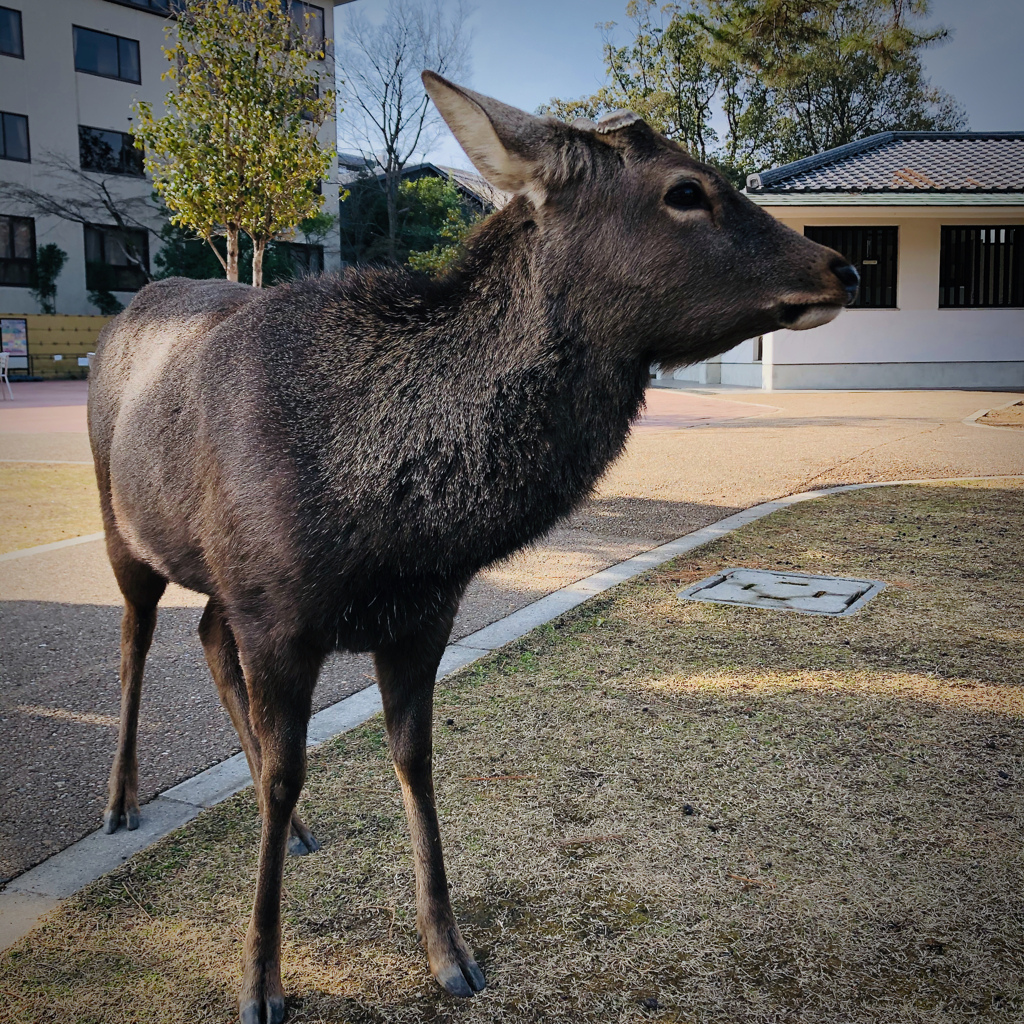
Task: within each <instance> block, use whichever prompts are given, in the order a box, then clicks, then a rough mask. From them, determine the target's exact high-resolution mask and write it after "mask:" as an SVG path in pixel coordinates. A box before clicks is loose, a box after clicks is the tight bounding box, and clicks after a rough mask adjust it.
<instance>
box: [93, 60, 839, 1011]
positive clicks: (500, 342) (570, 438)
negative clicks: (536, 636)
mask: <svg viewBox="0 0 1024 1024" xmlns="http://www.w3.org/2000/svg"><path fill="white" fill-rule="evenodd" d="M428 87H429V88H430V89H431V93H432V95H433V96H434V98H435V100H436V101H437V102H438V105H439V106H440V108H441V110H442V113H444V115H445V116H446V118H448V119H449V122H450V123H452V124H453V126H454V127H455V130H456V132H457V133H458V134H459V136H460V140H461V141H463V143H464V145H466V147H467V150H468V151H469V152H470V155H471V156H473V157H474V159H475V160H477V162H478V163H479V164H480V165H482V166H485V167H486V168H487V169H488V170H489V173H490V174H491V175H492V177H493V178H494V179H495V181H496V184H499V185H502V186H504V187H516V188H518V190H519V192H520V194H519V195H518V197H517V198H515V199H514V200H513V201H512V202H511V203H510V204H509V205H508V206H507V207H506V208H505V209H504V210H502V211H501V212H500V213H498V214H496V215H494V216H493V217H492V218H490V219H489V220H488V221H487V222H486V223H485V224H484V225H483V226H482V227H481V228H480V230H479V231H478V232H477V233H476V235H475V236H474V237H473V238H472V239H471V241H470V243H469V246H468V253H467V256H466V258H465V260H464V262H463V264H462V266H461V267H460V268H458V269H457V270H456V271H454V272H453V273H451V274H450V275H448V276H447V277H445V278H444V279H441V280H431V279H429V278H427V277H423V276H420V275H412V274H408V273H406V272H404V271H398V270H391V271H360V272H354V271H349V272H347V273H346V274H345V275H343V276H341V277H325V278H320V279H316V280H311V281H306V282H301V283H297V284H294V285H288V286H282V287H280V288H276V289H272V290H266V291H256V290H253V289H250V288H247V287H245V286H242V285H234V284H228V283H225V282H192V281H183V280H175V279H171V280H167V281H162V282H159V283H157V284H153V285H150V286H148V287H147V288H145V289H143V291H141V292H140V293H139V294H138V296H137V297H136V298H135V300H134V301H133V302H132V304H131V306H130V307H129V308H128V309H127V310H126V311H125V312H123V313H122V314H120V316H118V317H117V318H116V319H115V320H114V321H113V322H112V323H111V324H110V325H109V326H108V327H107V328H106V329H105V330H104V332H103V334H102V336H101V339H100V342H99V344H98V346H97V357H96V361H95V364H94V368H93V372H92V382H91V386H90V396H89V427H90V435H91V439H92V445H93V451H94V454H95V462H96V473H97V479H98V482H99V488H100V494H101V502H102V510H103V518H104V524H105V528H106V536H107V546H108V551H109V554H110V560H111V564H112V565H113V568H114V573H115V575H116V577H117V580H118V583H119V585H120V587H121V589H122V591H123V593H124V596H125V609H126V610H125V620H124V630H123V640H122V655H123V656H122V692H123V704H122V730H121V735H120V738H119V747H118V754H117V758H116V760H115V763H114V768H113V771H112V774H111V784H110V803H109V805H108V808H107V812H106V816H105V823H106V827H107V828H108V829H110V830H112V829H114V828H117V827H118V824H119V822H120V821H121V819H122V818H124V819H126V821H127V824H128V827H129V828H131V827H133V826H134V825H135V824H137V822H138V804H137V796H136V790H137V781H136V775H137V768H136V761H135V729H136V723H137V716H138V704H139V691H140V687H141V681H142V666H143V661H144V659H145V655H146V651H147V649H148V646H149V642H150V639H151V637H152V631H153V624H154V622H155V615H156V605H157V602H158V601H159V599H160V596H161V594H162V593H163V589H164V586H165V584H166V582H167V581H168V580H173V581H175V582H177V583H179V584H181V585H183V586H186V587H189V588H191V589H193V590H197V591H199V592H201V593H205V594H208V595H209V596H210V602H209V605H208V606H207V609H206V612H205V613H204V615H203V619H202V623H201V626H200V635H201V638H202V642H203V647H204V650H205V652H206V657H207V661H208V662H209V665H210V669H211V672H212V674H213V677H214V679H215V681H216V684H217V687H218V690H219V692H220V695H221V699H222V701H223V703H224V705H225V707H226V708H227V710H228V712H229V714H230V715H231V718H232V721H233V722H234V724H235V727H236V729H237V730H238V733H239V737H240V740H241V743H242V747H243V749H244V750H245V753H246V756H247V758H248V760H249V764H250V767H251V769H252V774H253V780H254V782H255V784H256V792H257V799H258V801H259V806H260V810H261V813H262V818H263V826H262V830H263V831H262V840H261V845H260V860H259V869H258V875H257V882H256V894H255V902H254V907H253V915H252V919H251V922H250V925H249V931H248V934H247V937H246V944H245V958H244V975H243V982H242V990H241V996H240V1012H241V1016H242V1019H243V1021H247V1022H254V1021H260V1020H269V1021H275V1022H276V1021H279V1020H280V1019H282V1017H283V1014H284V995H283V990H282V988H281V980H280V886H281V873H282V869H283V863H284V856H285V850H286V844H287V841H288V835H289V831H291V832H292V833H294V837H295V838H294V839H293V844H295V843H297V844H299V845H300V846H301V847H302V848H304V849H310V850H311V849H315V848H316V843H315V840H313V838H312V836H311V835H310V834H309V831H308V829H306V828H305V826H304V825H303V824H302V822H301V821H300V820H299V819H298V818H297V817H296V816H295V813H294V812H295V805H296V801H297V800H298V796H299V792H300V790H301V789H302V784H303V780H304V778H305V739H306V724H307V721H308V718H309V714H310V706H311V700H312V693H313V687H314V685H315V683H316V678H317V674H318V672H319V669H320V666H321V663H322V661H323V659H324V657H325V656H326V655H327V654H328V652H330V651H332V650H335V649H337V648H346V649H349V650H369V651H373V652H374V655H375V658H376V663H377V668H378V675H379V681H380V688H381V693H382V696H383V701H384V714H385V721H386V724H387V729H388V734H389V738H390V745H391V752H392V756H393V758H394V763H395V770H396V772H397V773H398V777H399V779H400V781H401V784H402V793H403V799H404V801H405V807H406V811H407V814H408V819H409V825H410V830H411V832H412V837H413V847H414V851H415V864H416V880H417V920H418V922H419V927H420V931H421V934H422V936H423V940H424V944H425V946H426V950H427V954H428V957H429V960H430V966H431V970H432V971H433V972H434V975H435V976H436V977H437V979H438V981H439V982H440V983H441V984H442V985H443V986H444V987H445V988H446V989H447V990H448V991H449V992H452V993H454V994H457V995H470V994H472V992H473V991H475V990H479V989H480V988H482V987H483V985H484V978H483V975H482V973H481V972H480V969H479V968H478V967H477V965H476V964H475V962H474V960H473V956H472V953H471V952H470V950H469V947H468V946H467V945H466V943H465V941H464V940H463V938H462V936H461V934H460V933H459V929H458V926H457V924H456V922H455V918H454V915H453V913H452V909H451V906H450V903H449V899H448V888H447V883H446V881H445V871H444V862H443V858H442V855H441V841H440V833H439V829H438V822H437V814H436V811H435V807H434V794H433V783H432V778H431V702H432V693H433V686H434V677H435V674H436V671H437V666H438V663H439V661H440V658H441V655H442V652H443V651H444V647H445V644H446V642H447V638H448V635H449V632H450V629H451V625H452V621H453V619H454V616H455V612H456V610H457V608H458V603H459V599H460V597H461V594H462V592H463V590H464V588H465V586H466V584H467V583H468V582H469V580H470V579H471V577H472V576H473V574H474V573H476V572H477V571H479V569H480V568H481V567H483V566H485V565H487V564H488V563H490V562H493V561H494V560H496V559H499V558H502V557H504V556H506V555H508V554H509V553H511V552H512V551H514V550H516V549H517V548H519V547H521V546H522V545H524V544H527V543H529V542H530V541H531V540H533V539H534V538H536V537H538V536H539V535H541V534H542V533H544V532H545V531H546V530H547V529H549V528H550V527H551V525H552V524H553V523H554V522H556V521H557V520H558V519H559V517H561V516H564V515H565V514H566V513H567V512H569V511H570V510H571V509H572V508H573V507H575V506H576V505H578V504H579V503H580V502H581V501H582V500H583V499H584V498H585V497H586V495H587V494H588V492H589V491H590V489H591V488H592V487H593V485H594V483H595V482H596V481H597V479H598V478H599V477H600V475H601V474H602V473H603V472H604V470H605V468H606V467H607V466H608V464H609V463H610V462H611V461H612V460H613V459H614V458H615V457H616V455H618V453H619V452H620V451H621V449H622V446H623V444H624V442H625V439H626V437H627V434H628V431H629V426H630V423H631V422H632V421H633V420H634V419H635V418H636V417H637V415H638V414H639V412H640V410H641V408H642V405H643V394H644V388H645V386H646V383H647V369H648V366H649V364H650V362H651V361H653V360H657V361H659V362H660V363H662V365H678V364H682V363H686V362H693V361H696V360H699V359H703V358H705V357H707V356H709V355H712V354H715V353H717V352H722V351H724V350H725V349H728V348H730V347H732V346H733V345H734V344H736V343H737V342H738V341H740V340H741V339H743V338H746V337H750V336H752V335H756V334H758V333H761V332H763V331H769V330H773V329H775V328H777V327H780V326H783V325H785V324H793V323H797V324H799V322H800V320H801V318H805V317H807V316H809V315H810V316H812V318H813V317H818V316H819V315H834V313H835V312H836V311H837V310H838V308H839V307H840V306H841V305H842V304H843V303H844V302H845V301H847V299H848V297H849V292H850V288H851V280H855V274H853V271H852V269H851V268H849V267H847V266H846V265H845V263H844V262H843V261H842V258H841V257H839V256H838V254H836V253H834V252H832V251H830V250H827V249H824V248H822V247H821V246H818V245H815V244H813V243H811V242H809V241H807V240H806V239H804V238H802V237H801V236H799V235H797V234H795V233H794V232H792V231H790V230H788V229H787V228H784V227H783V226H781V225H780V224H778V223H777V222H776V221H774V220H773V219H772V218H771V217H769V216H767V215H766V214H765V213H763V212H762V211H761V210H758V209H757V208H756V207H754V206H753V205H752V204H751V203H749V202H748V201H747V200H746V199H745V198H744V197H742V196H740V195H738V194H737V193H736V192H735V191H734V190H733V189H731V188H730V187H729V186H728V185H727V184H726V183H725V182H724V181H723V180H722V179H721V178H720V177H719V176H718V175H717V174H716V173H715V172H714V171H712V170H711V169H709V168H707V167H704V166H702V165H700V164H697V163H696V162H695V161H693V160H692V159H691V158H690V157H689V156H687V154H686V153H685V152H683V151H682V150H681V149H680V148H679V147H678V146H676V145H675V144H674V143H671V142H669V141H668V140H666V139H663V138H662V137H660V136H658V135H656V134H655V133H654V132H652V131H651V130H650V129H649V128H648V127H647V126H646V125H645V124H644V123H643V122H641V121H638V122H635V123H632V124H628V125H626V126H624V127H622V128H621V129H619V130H617V131H612V132H608V133H605V134H601V133H599V132H595V131H587V130H581V129H578V128H573V127H569V126H566V125H561V124H558V123H554V122H552V121H550V120H546V119H537V118H533V117H531V116H530V115H528V114H524V113H522V112H521V111H515V110H514V109H513V108H509V107H506V106H504V105H503V104H499V103H497V101H494V100H490V99H488V98H487V97H481V96H478V95H477V94H475V93H471V92H469V91H468V90H461V89H459V88H458V87H457V86H453V85H451V83H447V82H444V80H442V79H439V78H437V77H436V76H434V77H432V78H429V79H428ZM680 181H689V182H695V183H697V186H698V189H699V195H700V197H701V199H700V205H699V206H697V207H694V208H693V209H684V210H680V209H677V208H676V207H675V206H672V205H670V204H669V198H670V197H671V195H673V193H672V192H671V190H672V189H673V188H674V187H676V186H677V185H678V183H679V182H680ZM851 275H852V277H851ZM822 311H824V313H822Z"/></svg>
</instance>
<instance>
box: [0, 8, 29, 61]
mask: <svg viewBox="0 0 1024 1024" xmlns="http://www.w3.org/2000/svg"><path fill="white" fill-rule="evenodd" d="M0 53H3V54H5V55H6V56H8V57H24V56H25V44H24V41H23V40H22V36H21V11H12V10H11V8H10V7H0Z"/></svg>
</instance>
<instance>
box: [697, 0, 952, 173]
mask: <svg viewBox="0 0 1024 1024" xmlns="http://www.w3.org/2000/svg"><path fill="white" fill-rule="evenodd" d="M928 12H929V3H928V2H927V0H818V2H817V3H813V4H812V3H808V2H800V3H793V4H791V5H790V6H789V7H786V5H784V4H783V3H782V0H757V2H756V3H755V2H752V0H710V2H708V3H707V4H706V6H705V8H704V12H703V16H702V18H701V19H700V20H701V22H702V24H703V25H704V26H705V27H706V28H707V29H708V31H709V34H710V35H711V36H712V38H713V39H714V42H715V48H716V50H717V54H718V58H717V59H718V62H719V63H720V64H721V65H722V66H730V67H731V68H732V69H733V76H732V77H731V78H728V79H727V80H726V82H725V91H726V102H725V104H724V106H725V108H726V113H727V116H730V115H731V118H730V136H731V139H730V144H729V145H727V147H726V150H727V152H726V153H725V154H724V155H725V157H726V161H725V162H727V163H733V164H747V165H748V166H749V165H750V164H752V163H754V162H757V163H759V164H761V165H763V164H765V163H769V164H770V163H775V164H778V163H785V162H788V161H790V160H796V159H799V158H800V157H803V156H809V155H811V154H813V153H819V152H821V151H823V150H826V149H831V148H833V147H835V146H842V145H845V144H846V143H848V142H854V141H856V140H857V139H862V138H865V137H866V136H868V135H873V134H875V133H877V132H882V131H901V130H902V131H928V130H938V131H953V130H958V129H962V128H964V127H965V126H966V118H965V116H964V113H963V110H962V109H961V108H960V107H958V106H957V104H956V102H955V101H954V100H953V99H952V97H950V96H949V95H947V94H946V93H944V92H942V91H941V90H939V89H936V88H934V87H933V86H931V85H930V83H929V82H928V81H927V79H926V78H925V75H924V69H923V66H922V62H921V52H922V51H923V50H924V49H925V48H927V47H929V46H933V45H937V44H940V43H942V42H944V41H945V40H947V39H948V38H949V32H948V30H947V29H945V28H943V27H941V26H940V27H937V28H931V29H925V28H924V27H923V26H922V24H921V23H922V20H923V19H924V18H925V17H926V16H927V15H928ZM734 125H735V126H734Z"/></svg>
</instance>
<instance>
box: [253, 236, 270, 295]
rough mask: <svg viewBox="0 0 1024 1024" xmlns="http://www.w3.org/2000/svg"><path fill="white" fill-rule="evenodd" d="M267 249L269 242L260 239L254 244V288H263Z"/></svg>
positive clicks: (254, 241)
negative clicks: (264, 258)
mask: <svg viewBox="0 0 1024 1024" xmlns="http://www.w3.org/2000/svg"><path fill="white" fill-rule="evenodd" d="M266 248H267V240H266V239H265V238H260V239H259V240H257V239H255V238H254V239H253V242H252V286H253V288H262V287H263V253H264V252H265V251H266Z"/></svg>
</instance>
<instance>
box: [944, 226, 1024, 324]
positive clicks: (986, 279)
mask: <svg viewBox="0 0 1024 1024" xmlns="http://www.w3.org/2000/svg"><path fill="white" fill-rule="evenodd" d="M1014 306H1024V224H1007V225H1000V226H998V227H980V226H979V227H961V226H960V225H955V226H952V227H950V226H947V225H943V226H942V243H941V249H940V255H939V308H940V309H993V308H1000V307H1002V308H1008V307H1014Z"/></svg>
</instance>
